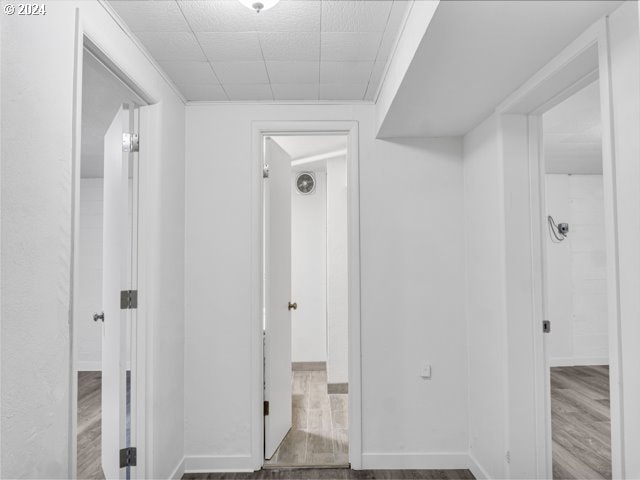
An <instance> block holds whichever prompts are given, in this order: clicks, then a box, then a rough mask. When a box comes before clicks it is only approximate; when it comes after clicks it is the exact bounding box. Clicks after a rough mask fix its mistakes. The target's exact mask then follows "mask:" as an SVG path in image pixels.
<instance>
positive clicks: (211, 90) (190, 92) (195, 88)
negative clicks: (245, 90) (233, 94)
mask: <svg viewBox="0 0 640 480" xmlns="http://www.w3.org/2000/svg"><path fill="white" fill-rule="evenodd" d="M180 90H181V91H182V93H183V94H184V96H185V97H186V98H187V100H201V101H210V102H219V101H225V100H228V99H229V97H227V94H226V93H225V91H224V89H223V88H222V85H214V84H206V83H199V84H187V85H180Z"/></svg>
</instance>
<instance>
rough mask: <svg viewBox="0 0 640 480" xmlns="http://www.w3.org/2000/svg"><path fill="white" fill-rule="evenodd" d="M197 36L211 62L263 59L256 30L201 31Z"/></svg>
mask: <svg viewBox="0 0 640 480" xmlns="http://www.w3.org/2000/svg"><path fill="white" fill-rule="evenodd" d="M196 38H197V39H198V41H199V42H200V45H201V46H202V49H203V50H204V54H205V55H206V56H207V58H208V59H209V61H211V62H219V61H229V62H231V61H238V60H240V61H261V60H262V49H261V48H260V41H259V40H258V34H257V33H256V32H201V33H196Z"/></svg>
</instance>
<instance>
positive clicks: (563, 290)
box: [544, 174, 609, 366]
mask: <svg viewBox="0 0 640 480" xmlns="http://www.w3.org/2000/svg"><path fill="white" fill-rule="evenodd" d="M545 177H546V178H545V180H546V205H547V213H548V214H549V215H552V216H553V217H554V219H555V221H556V222H566V223H569V236H568V237H567V238H566V239H565V240H564V241H563V242H561V243H558V242H557V241H555V239H554V240H552V237H551V233H549V231H548V230H544V234H545V237H546V238H545V241H546V244H547V246H546V248H547V261H546V269H547V302H548V307H547V308H548V316H549V320H551V325H552V328H551V333H550V335H549V356H550V359H549V361H550V362H551V366H567V365H608V364H609V357H608V355H609V349H608V341H609V338H608V329H609V321H608V313H607V259H606V251H605V230H604V229H605V226H604V197H603V191H602V186H603V185H602V175H560V174H558V175H546V176H545Z"/></svg>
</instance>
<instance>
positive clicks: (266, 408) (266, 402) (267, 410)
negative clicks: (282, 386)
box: [263, 400, 269, 417]
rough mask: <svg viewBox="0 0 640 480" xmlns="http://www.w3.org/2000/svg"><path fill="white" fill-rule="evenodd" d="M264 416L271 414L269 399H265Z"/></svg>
mask: <svg viewBox="0 0 640 480" xmlns="http://www.w3.org/2000/svg"><path fill="white" fill-rule="evenodd" d="M263 410H264V416H265V417H266V416H267V415H269V401H268V400H265V401H264V408H263Z"/></svg>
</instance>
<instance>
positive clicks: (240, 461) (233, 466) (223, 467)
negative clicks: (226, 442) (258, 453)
mask: <svg viewBox="0 0 640 480" xmlns="http://www.w3.org/2000/svg"><path fill="white" fill-rule="evenodd" d="M253 471H254V468H253V458H252V457H251V455H208V456H185V457H184V473H208V472H209V473H215V472H253Z"/></svg>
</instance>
